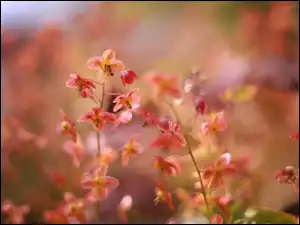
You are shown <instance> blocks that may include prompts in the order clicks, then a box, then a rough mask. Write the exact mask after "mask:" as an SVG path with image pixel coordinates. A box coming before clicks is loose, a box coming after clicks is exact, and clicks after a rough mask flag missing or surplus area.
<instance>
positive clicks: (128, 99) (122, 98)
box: [113, 89, 140, 112]
mask: <svg viewBox="0 0 300 225" xmlns="http://www.w3.org/2000/svg"><path fill="white" fill-rule="evenodd" d="M138 91H139V89H134V90H132V91H130V92H128V93H127V94H124V95H119V96H118V97H116V98H115V100H114V101H113V103H116V104H115V106H114V109H113V111H114V112H117V111H119V110H120V109H122V108H124V109H127V110H136V109H137V108H139V107H140V97H139V96H137V92H138Z"/></svg>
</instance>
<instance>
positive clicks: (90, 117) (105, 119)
mask: <svg viewBox="0 0 300 225" xmlns="http://www.w3.org/2000/svg"><path fill="white" fill-rule="evenodd" d="M77 121H78V122H79V123H81V122H87V121H90V122H92V124H93V126H94V128H95V129H96V130H99V131H100V130H103V128H104V124H105V123H115V122H116V121H117V118H116V116H115V115H114V114H112V113H108V112H102V111H101V109H100V108H93V109H92V111H91V112H87V113H85V114H83V115H82V116H80V117H79V118H78V120H77Z"/></svg>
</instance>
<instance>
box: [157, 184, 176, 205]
mask: <svg viewBox="0 0 300 225" xmlns="http://www.w3.org/2000/svg"><path fill="white" fill-rule="evenodd" d="M155 194H156V198H155V199H154V203H155V205H156V204H158V203H159V202H166V203H167V204H168V206H169V208H170V209H171V210H174V205H173V200H172V194H171V192H168V191H167V189H166V188H165V186H164V185H163V184H162V183H161V182H159V181H156V188H155Z"/></svg>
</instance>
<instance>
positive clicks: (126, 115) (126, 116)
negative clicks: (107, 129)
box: [115, 110, 132, 127]
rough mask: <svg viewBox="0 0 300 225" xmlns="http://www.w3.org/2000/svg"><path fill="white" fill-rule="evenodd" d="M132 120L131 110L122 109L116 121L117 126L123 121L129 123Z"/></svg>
mask: <svg viewBox="0 0 300 225" xmlns="http://www.w3.org/2000/svg"><path fill="white" fill-rule="evenodd" d="M131 120H132V113H131V110H125V111H122V112H121V113H120V115H119V117H118V119H117V122H116V123H115V127H117V126H119V125H120V124H121V123H123V124H127V123H129V122H130V121H131Z"/></svg>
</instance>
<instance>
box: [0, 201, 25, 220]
mask: <svg viewBox="0 0 300 225" xmlns="http://www.w3.org/2000/svg"><path fill="white" fill-rule="evenodd" d="M1 211H2V213H3V214H4V215H5V216H6V218H7V219H6V222H7V223H9V224H22V223H25V219H24V217H25V215H26V214H28V213H29V211H30V207H29V206H28V205H22V206H16V205H15V204H13V203H12V202H11V201H9V200H5V201H3V202H2V205H1Z"/></svg>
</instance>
